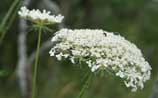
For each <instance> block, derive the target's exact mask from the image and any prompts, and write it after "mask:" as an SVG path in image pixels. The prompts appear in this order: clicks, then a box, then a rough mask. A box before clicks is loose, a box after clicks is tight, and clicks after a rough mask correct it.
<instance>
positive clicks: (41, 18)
mask: <svg viewBox="0 0 158 98" xmlns="http://www.w3.org/2000/svg"><path fill="white" fill-rule="evenodd" d="M18 14H19V15H20V16H21V17H22V18H25V19H28V20H30V21H33V22H44V23H49V24H52V23H61V22H62V20H63V18H64V16H62V15H58V16H55V15H50V14H51V12H50V11H46V10H43V11H42V12H41V11H40V10H39V9H37V10H35V9H33V10H29V9H27V8H26V7H21V9H20V11H19V12H18Z"/></svg>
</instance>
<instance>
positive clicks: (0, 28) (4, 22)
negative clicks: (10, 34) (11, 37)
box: [0, 0, 22, 42]
mask: <svg viewBox="0 0 158 98" xmlns="http://www.w3.org/2000/svg"><path fill="white" fill-rule="evenodd" d="M20 1H22V0H20ZM18 3H19V0H15V1H14V2H13V3H12V5H11V7H10V8H9V10H8V12H7V14H6V15H5V17H4V19H3V21H2V23H1V24H0V33H2V34H1V36H0V42H2V40H3V38H4V35H5V33H6V32H5V31H3V30H4V28H5V26H6V25H7V23H8V21H9V20H10V19H12V14H15V13H17V12H14V10H15V9H16V6H17V5H18ZM13 12H14V13H13Z"/></svg>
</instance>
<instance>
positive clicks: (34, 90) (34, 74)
mask: <svg viewBox="0 0 158 98" xmlns="http://www.w3.org/2000/svg"><path fill="white" fill-rule="evenodd" d="M41 33H42V27H39V32H38V42H37V50H36V57H35V65H34V73H33V88H32V98H35V96H36V81H37V70H38V60H39V49H40V43H41Z"/></svg>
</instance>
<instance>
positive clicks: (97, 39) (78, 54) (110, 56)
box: [50, 29, 151, 91]
mask: <svg viewBox="0 0 158 98" xmlns="http://www.w3.org/2000/svg"><path fill="white" fill-rule="evenodd" d="M52 42H53V43H56V44H55V46H53V48H52V49H51V51H50V56H55V57H56V58H57V59H58V60H62V59H64V58H66V59H69V60H70V61H71V62H72V63H74V64H76V63H78V62H81V61H82V62H85V63H87V65H88V66H89V68H90V69H91V71H92V72H95V71H97V70H100V69H102V70H110V71H112V72H113V73H115V75H116V76H118V77H120V78H122V79H123V80H124V83H125V85H126V86H127V87H129V88H131V89H132V91H136V90H137V88H138V87H140V88H141V89H142V88H143V87H144V84H143V83H144V82H145V81H146V80H148V79H150V70H151V67H150V65H149V64H148V62H147V61H145V59H144V58H143V55H142V53H141V51H140V50H139V49H138V48H137V47H136V46H135V45H134V44H133V43H131V42H129V41H127V40H126V39H125V38H124V37H121V36H120V35H115V34H113V33H110V32H106V31H103V30H90V29H81V30H70V29H62V30H60V31H58V32H56V34H55V36H54V37H53V38H52Z"/></svg>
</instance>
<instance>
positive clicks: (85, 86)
mask: <svg viewBox="0 0 158 98" xmlns="http://www.w3.org/2000/svg"><path fill="white" fill-rule="evenodd" d="M92 77H93V74H92V73H89V75H88V77H87V80H86V82H85V84H84V85H83V87H82V89H81V91H80V93H79V94H78V96H77V97H76V98H82V97H83V96H84V94H85V93H86V91H87V89H88V88H89V86H90V84H91V81H92Z"/></svg>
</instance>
